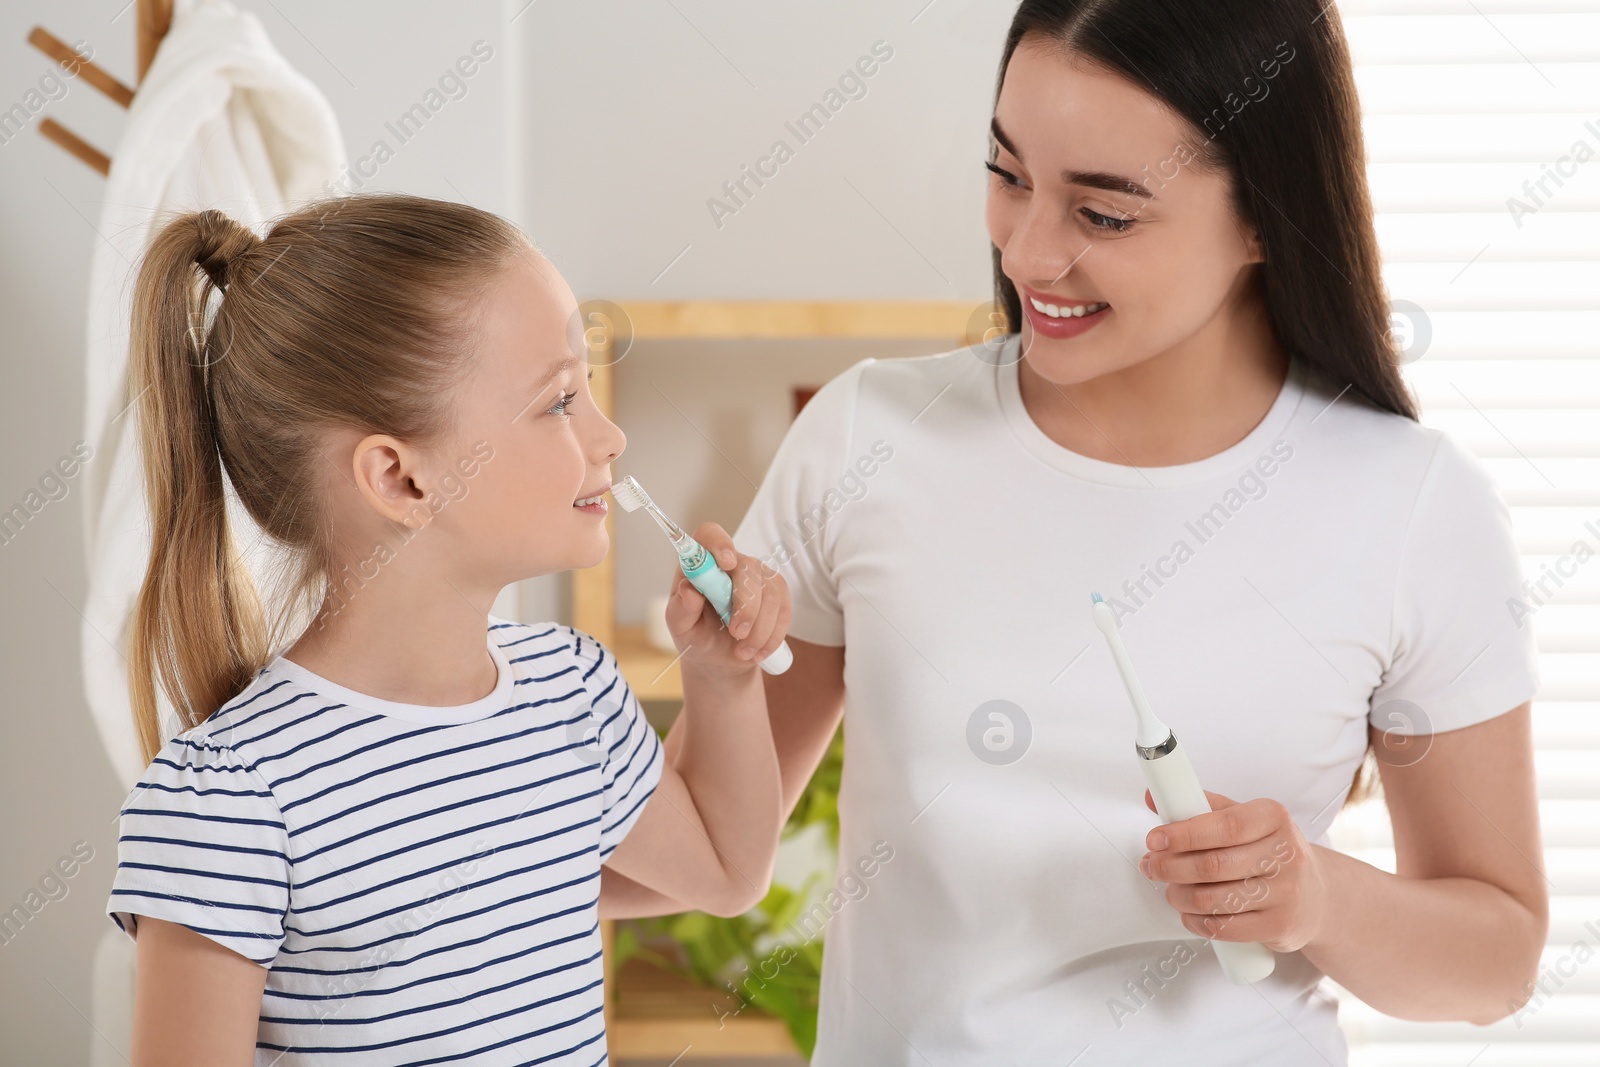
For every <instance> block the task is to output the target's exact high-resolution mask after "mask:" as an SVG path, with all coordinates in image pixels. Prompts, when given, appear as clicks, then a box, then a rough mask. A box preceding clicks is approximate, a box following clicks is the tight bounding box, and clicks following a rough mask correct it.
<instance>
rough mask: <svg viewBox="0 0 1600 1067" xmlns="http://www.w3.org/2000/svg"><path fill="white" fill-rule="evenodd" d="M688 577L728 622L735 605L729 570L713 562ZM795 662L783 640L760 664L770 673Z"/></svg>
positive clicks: (725, 621)
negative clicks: (731, 609)
mask: <svg viewBox="0 0 1600 1067" xmlns="http://www.w3.org/2000/svg"><path fill="white" fill-rule="evenodd" d="M688 577H689V584H690V585H692V586H694V587H695V588H696V589H698V590H700V592H701V593H702V594H703V595H704V596H705V598H706V599H707V600H709V601H710V602H711V606H712V607H713V608H715V609H716V612H717V614H718V615H721V616H722V621H723V623H724V624H726V623H727V621H728V614H729V611H728V609H729V608H730V607H731V606H732V605H733V579H732V578H730V577H728V572H727V571H725V570H723V569H722V568H721V567H718V566H716V565H715V564H714V563H713V564H712V565H710V566H708V567H706V568H705V569H704V570H701V571H698V572H696V573H695V574H693V575H690V576H688ZM793 662H794V653H793V652H791V651H789V642H787V641H783V642H781V643H779V645H778V647H777V648H775V649H773V650H772V654H771V655H769V656H768V657H767V658H766V659H764V660H762V661H761V662H760V663H759V664H758V666H759V667H760V668H761V669H762V670H764V671H766V672H767V673H768V674H782V673H783V672H784V671H786V670H788V669H789V664H791V663H793Z"/></svg>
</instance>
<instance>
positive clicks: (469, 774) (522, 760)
mask: <svg viewBox="0 0 1600 1067" xmlns="http://www.w3.org/2000/svg"><path fill="white" fill-rule="evenodd" d="M580 718H581V716H580ZM578 721H580V720H579V719H564V720H562V721H561V722H559V723H554V724H552V725H553V726H569V725H571V724H572V723H575V722H578ZM582 747H583V742H581V741H574V742H573V743H572V744H570V745H563V746H561V747H560V748H553V749H550V750H549V751H546V752H535V753H534V754H533V755H531V756H520V757H518V758H516V759H513V760H508V761H506V762H505V763H497V764H494V765H492V766H489V767H478V768H474V769H473V770H469V771H462V772H460V773H459V774H452V775H449V776H447V777H444V778H436V779H433V780H432V781H430V782H429V783H428V784H427V785H426V786H424V787H423V788H426V789H436V788H438V787H439V786H442V785H448V784H450V783H452V782H458V781H461V780H463V779H466V778H475V777H477V776H478V775H482V774H493V773H494V772H495V771H499V770H505V769H507V768H510V767H521V766H525V765H526V764H529V763H532V762H534V761H535V760H541V759H545V758H547V757H549V756H556V755H560V754H561V753H563V752H570V751H571V750H572V749H575V748H582ZM581 770H582V769H581V768H580V770H579V771H564V772H562V773H561V774H558V775H554V776H553V777H550V778H545V779H543V780H542V781H543V782H545V783H548V782H556V781H560V780H561V779H562V778H567V777H570V776H571V775H573V774H575V773H581ZM533 784H535V785H538V784H541V783H540V782H535V783H533ZM418 791H419V790H418V788H417V787H416V786H408V787H406V788H403V789H396V790H394V791H393V792H390V793H385V794H383V795H382V796H376V797H373V798H371V799H370V800H364V801H362V802H361V803H359V804H356V805H354V806H353V807H349V808H345V809H343V810H342V811H337V812H334V813H333V814H331V815H325V816H323V817H322V818H321V819H318V820H317V821H316V822H313V823H307V824H306V825H304V826H299V827H296V828H295V829H294V830H293V831H291V832H290V834H289V836H290V837H295V836H298V835H299V834H302V833H309V832H311V831H313V830H318V829H321V828H322V827H324V826H326V825H328V824H329V823H332V822H337V821H338V820H340V819H342V818H344V817H345V816H347V815H352V814H354V813H356V812H358V811H365V810H366V809H367V808H370V807H373V806H375V805H378V804H382V803H384V802H385V801H389V800H393V799H394V798H396V797H402V796H415V795H416V794H417V792H418ZM298 803H300V802H299V801H294V802H292V803H291V806H294V805H296V804H298ZM455 806H459V805H455ZM440 810H442V809H440ZM424 814H431V813H424ZM389 825H391V826H392V825H394V824H393V823H391V824H389ZM378 829H388V826H383V827H378ZM371 832H373V831H371V830H366V831H363V833H371ZM349 840H352V839H351V838H345V839H344V841H339V842H335V843H334V844H344V843H345V842H346V841H349ZM328 847H332V846H325V847H324V848H321V849H317V850H316V851H313V852H308V853H306V854H305V857H303V858H310V857H311V856H315V855H317V854H318V853H319V852H324V851H326V850H327V848H328Z"/></svg>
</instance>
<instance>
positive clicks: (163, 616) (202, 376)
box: [128, 211, 267, 763]
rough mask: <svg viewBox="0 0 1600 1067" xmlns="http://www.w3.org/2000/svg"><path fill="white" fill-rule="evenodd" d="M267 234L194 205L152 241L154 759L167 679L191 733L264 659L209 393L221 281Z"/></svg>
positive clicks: (140, 691)
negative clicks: (210, 311) (210, 332)
mask: <svg viewBox="0 0 1600 1067" xmlns="http://www.w3.org/2000/svg"><path fill="white" fill-rule="evenodd" d="M260 244H261V239H260V238H259V237H257V236H256V235H255V233H253V232H252V231H251V230H250V229H249V228H247V227H245V226H243V225H242V224H240V223H238V222H236V221H234V220H233V219H230V218H228V217H227V216H226V215H224V214H222V213H221V212H220V211H202V212H199V213H196V214H191V215H186V216H184V217H182V218H180V219H178V220H177V221H175V222H173V223H172V224H170V225H168V226H167V227H166V228H165V229H163V230H162V231H161V232H160V233H159V234H158V235H157V237H156V238H155V240H154V241H153V242H152V244H151V245H150V248H149V251H148V252H147V254H146V255H145V259H144V263H143V265H142V267H141V269H140V271H139V277H138V282H137V284H136V286H135V289H134V296H133V317H132V344H131V348H130V352H129V367H128V387H129V390H130V391H131V392H132V393H133V394H134V397H135V402H136V404H137V406H138V413H139V441H140V446H141V449H142V451H143V457H144V487H145V497H146V501H147V503H148V506H149V514H150V561H149V566H148V568H147V569H146V571H145V577H144V584H143V586H142V588H141V589H140V591H139V599H138V602H137V604H136V605H135V608H134V612H133V617H132V627H133V628H132V632H131V634H130V638H129V657H128V671H129V692H130V694H131V697H132V703H133V717H134V724H135V726H136V728H137V730H138V735H139V745H140V747H141V749H142V750H143V753H144V759H145V761H146V762H147V763H148V762H149V761H150V760H151V759H153V758H155V754H156V753H157V752H158V751H159V750H160V748H161V745H162V743H163V741H164V740H165V739H164V737H163V736H162V730H161V724H160V717H159V714H158V712H157V708H156V694H155V683H156V680H157V679H159V680H160V684H161V687H162V689H163V690H164V691H165V692H166V694H167V696H168V699H169V700H170V701H171V702H172V705H173V707H174V709H176V711H177V714H178V721H179V723H180V726H179V731H180V732H181V731H182V730H185V729H189V728H190V727H193V726H197V725H199V724H200V723H201V722H204V721H205V719H206V718H208V717H209V716H210V714H211V712H212V711H214V710H215V709H216V708H218V707H220V706H221V704H222V703H223V702H224V701H225V700H227V698H228V697H229V696H231V695H233V694H235V693H237V692H238V691H239V690H240V689H242V688H244V686H245V685H246V684H248V682H249V680H250V679H251V678H252V677H253V676H254V675H255V673H256V671H257V670H258V669H259V668H260V667H261V666H262V665H263V664H264V663H265V661H266V644H267V641H266V627H265V622H264V620H263V618H262V609H261V602H260V598H259V596H258V595H257V591H256V589H255V584H254V581H253V579H252V578H251V576H250V573H249V571H248V570H247V569H246V568H245V567H244V565H243V563H242V562H241V560H240V558H239V556H238V553H237V551H236V550H235V546H234V544H233V537H232V534H231V531H230V530H229V528H228V513H227V494H226V487H225V483H224V481H223V466H222V457H221V455H220V453H219V451H218V441H217V420H216V410H215V406H214V404H213V402H212V378H213V376H214V374H215V373H216V372H217V365H218V363H219V362H220V361H221V360H222V359H223V357H224V356H225V355H226V353H219V352H218V351H217V350H216V346H215V345H214V344H212V343H211V339H210V338H209V337H208V336H207V330H206V326H205V309H206V305H207V302H208V300H209V299H210V296H211V294H212V292H214V291H218V292H225V291H226V289H227V286H228V280H229V276H230V274H231V273H232V271H233V269H234V264H235V262H236V261H237V260H239V259H241V258H243V257H244V256H246V255H247V254H248V253H249V252H250V251H251V250H252V249H254V248H256V247H258V246H259V245H260ZM197 267H198V268H199V270H197V269H196V268H197ZM202 271H203V272H204V276H205V277H204V279H203V280H202V278H201V272H202Z"/></svg>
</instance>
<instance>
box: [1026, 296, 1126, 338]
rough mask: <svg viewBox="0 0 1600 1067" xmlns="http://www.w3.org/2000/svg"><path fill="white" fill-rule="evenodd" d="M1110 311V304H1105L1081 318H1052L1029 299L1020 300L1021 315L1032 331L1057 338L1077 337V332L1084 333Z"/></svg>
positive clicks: (1102, 319)
mask: <svg viewBox="0 0 1600 1067" xmlns="http://www.w3.org/2000/svg"><path fill="white" fill-rule="evenodd" d="M1110 313H1111V307H1110V305H1107V306H1106V307H1103V308H1101V309H1100V310H1099V311H1096V312H1094V313H1093V314H1090V315H1084V316H1082V317H1081V318H1080V317H1077V316H1074V317H1072V318H1065V319H1053V318H1051V317H1050V316H1049V315H1046V314H1045V313H1044V312H1042V311H1040V310H1039V309H1038V308H1036V307H1034V306H1033V302H1032V301H1031V300H1026V299H1025V300H1023V301H1022V314H1023V317H1024V318H1026V319H1027V320H1028V324H1029V325H1030V326H1032V327H1033V331H1034V333H1036V334H1038V335H1039V336H1041V337H1051V338H1057V339H1060V338H1066V337H1077V336H1078V335H1079V334H1081V333H1084V332H1085V331H1087V330H1092V329H1094V328H1095V327H1096V326H1098V325H1099V324H1100V323H1101V322H1102V321H1104V319H1105V317H1106V316H1107V315H1109V314H1110Z"/></svg>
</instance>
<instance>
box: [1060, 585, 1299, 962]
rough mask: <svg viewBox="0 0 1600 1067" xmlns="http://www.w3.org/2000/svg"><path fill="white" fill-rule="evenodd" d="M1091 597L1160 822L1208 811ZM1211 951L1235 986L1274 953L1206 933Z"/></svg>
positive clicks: (1106, 608) (1112, 621) (1107, 617)
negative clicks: (1125, 695)
mask: <svg viewBox="0 0 1600 1067" xmlns="http://www.w3.org/2000/svg"><path fill="white" fill-rule="evenodd" d="M1091 595H1092V596H1093V598H1094V608H1093V611H1094V624H1095V625H1096V626H1097V627H1099V628H1100V632H1101V633H1103V634H1105V637H1106V644H1107V645H1109V646H1110V648H1111V656H1112V658H1113V659H1115V660H1116V661H1117V671H1118V672H1119V673H1120V674H1121V675H1122V684H1123V686H1124V687H1125V688H1126V689H1127V690H1128V700H1129V701H1131V702H1132V704H1133V716H1134V719H1135V721H1136V722H1137V724H1138V728H1137V731H1136V734H1135V737H1134V745H1133V747H1134V749H1135V750H1136V751H1137V752H1138V754H1139V769H1140V770H1141V771H1143V772H1144V780H1145V782H1146V784H1148V785H1149V786H1150V796H1151V797H1152V798H1154V800H1155V802H1156V812H1157V813H1158V814H1159V815H1160V816H1161V821H1162V822H1178V821H1180V820H1182V819H1192V818H1194V817H1195V816H1196V815H1203V814H1204V813H1206V812H1208V811H1210V810H1211V802H1210V801H1208V800H1207V799H1206V794H1205V790H1203V789H1201V788H1200V779H1199V778H1197V777H1196V776H1195V773H1194V767H1193V766H1192V765H1191V764H1190V763H1189V757H1188V755H1187V754H1186V753H1185V752H1184V750H1183V749H1182V748H1181V747H1179V745H1178V738H1177V735H1176V734H1174V733H1173V732H1172V731H1171V730H1170V729H1168V728H1167V726H1166V724H1165V723H1163V722H1162V721H1161V720H1160V719H1158V718H1156V715H1155V712H1153V711H1151V710H1150V703H1149V701H1147V700H1145V697H1144V690H1143V689H1142V688H1141V687H1140V686H1139V679H1138V678H1136V677H1135V676H1134V673H1133V664H1132V663H1131V662H1129V660H1128V650H1127V649H1126V648H1124V647H1122V637H1121V635H1120V634H1118V633H1117V618H1116V615H1115V614H1113V613H1112V611H1111V605H1109V604H1107V603H1106V602H1105V600H1104V599H1102V598H1101V596H1100V594H1099V593H1094V594H1091ZM1207 940H1208V941H1209V942H1210V944H1211V947H1212V948H1213V949H1215V950H1216V952H1217V961H1218V962H1219V963H1221V964H1222V971H1223V973H1224V974H1226V975H1227V976H1228V980H1229V981H1231V982H1233V983H1234V984H1235V985H1247V984H1249V983H1251V982H1259V981H1261V980H1262V979H1263V978H1265V977H1267V976H1268V975H1269V974H1271V973H1272V969H1273V967H1274V966H1275V965H1276V964H1277V958H1276V957H1275V956H1274V955H1273V954H1272V950H1271V949H1269V948H1267V946H1265V945H1263V944H1260V943H1259V942H1255V941H1217V940H1214V939H1211V938H1207Z"/></svg>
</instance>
